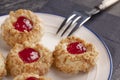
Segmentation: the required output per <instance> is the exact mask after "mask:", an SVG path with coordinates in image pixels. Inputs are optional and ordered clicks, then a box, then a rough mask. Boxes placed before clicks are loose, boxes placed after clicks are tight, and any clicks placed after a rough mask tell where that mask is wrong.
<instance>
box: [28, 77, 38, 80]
mask: <svg viewBox="0 0 120 80" xmlns="http://www.w3.org/2000/svg"><path fill="white" fill-rule="evenodd" d="M26 80H39V79H38V78H36V77H29V78H27V79H26Z"/></svg>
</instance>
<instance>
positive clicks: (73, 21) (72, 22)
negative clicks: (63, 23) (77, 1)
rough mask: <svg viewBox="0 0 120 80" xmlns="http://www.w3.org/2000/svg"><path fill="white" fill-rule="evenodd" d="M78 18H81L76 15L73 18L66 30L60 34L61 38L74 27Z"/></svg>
mask: <svg viewBox="0 0 120 80" xmlns="http://www.w3.org/2000/svg"><path fill="white" fill-rule="evenodd" d="M80 18H81V16H79V15H76V16H75V17H74V18H73V20H72V21H71V23H70V24H69V25H68V26H67V27H66V29H65V30H64V32H63V33H62V35H61V36H63V35H64V33H65V32H66V31H67V30H68V29H69V28H70V27H71V26H72V25H74V24H75V23H76V22H77V21H78V20H79V19H80Z"/></svg>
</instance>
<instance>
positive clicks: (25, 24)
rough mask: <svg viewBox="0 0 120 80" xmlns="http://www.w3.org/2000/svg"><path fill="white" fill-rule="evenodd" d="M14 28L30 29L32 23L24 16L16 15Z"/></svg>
mask: <svg viewBox="0 0 120 80" xmlns="http://www.w3.org/2000/svg"><path fill="white" fill-rule="evenodd" d="M13 25H14V27H15V29H16V30H18V31H21V32H24V30H27V31H30V30H32V28H33V23H32V21H30V20H29V19H27V18H26V17H24V16H20V17H18V19H17V21H16V22H15V23H14V24H13Z"/></svg>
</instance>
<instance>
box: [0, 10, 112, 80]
mask: <svg viewBox="0 0 120 80" xmlns="http://www.w3.org/2000/svg"><path fill="white" fill-rule="evenodd" d="M34 13H36V14H46V15H52V16H57V17H62V18H65V17H63V16H60V15H56V14H49V13H44V12H34ZM5 16H8V14H5V15H0V17H5ZM83 26H84V27H85V28H87V29H88V30H89V31H90V32H92V33H93V34H94V35H95V36H96V37H97V38H98V39H99V40H100V42H101V43H102V44H103V46H104V47H105V49H106V51H107V53H108V57H109V61H110V72H109V76H108V80H111V78H112V73H113V60H112V56H111V52H110V50H109V48H108V45H107V44H106V43H105V41H104V40H103V38H102V37H101V36H100V35H98V33H96V32H94V31H93V30H92V29H90V28H88V27H87V26H85V25H83Z"/></svg>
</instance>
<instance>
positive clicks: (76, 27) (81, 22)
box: [68, 17, 90, 36]
mask: <svg viewBox="0 0 120 80" xmlns="http://www.w3.org/2000/svg"><path fill="white" fill-rule="evenodd" d="M89 19H90V17H88V18H85V19H83V20H81V21H78V23H77V24H76V25H75V27H74V28H73V29H72V31H71V32H70V33H69V34H68V36H70V35H71V34H72V33H73V32H75V31H76V30H77V29H78V28H79V26H80V27H81V26H82V25H83V24H84V23H85V22H86V21H87V20H89Z"/></svg>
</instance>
